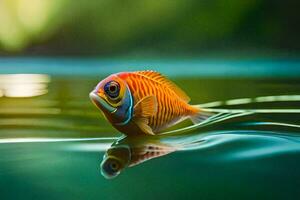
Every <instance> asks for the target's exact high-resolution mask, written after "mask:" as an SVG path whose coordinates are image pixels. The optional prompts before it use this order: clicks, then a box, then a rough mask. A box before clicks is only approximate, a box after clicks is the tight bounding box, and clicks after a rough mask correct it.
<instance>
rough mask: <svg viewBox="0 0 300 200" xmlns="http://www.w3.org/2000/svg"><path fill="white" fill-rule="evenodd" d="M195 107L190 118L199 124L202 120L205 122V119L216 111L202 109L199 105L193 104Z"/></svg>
mask: <svg viewBox="0 0 300 200" xmlns="http://www.w3.org/2000/svg"><path fill="white" fill-rule="evenodd" d="M192 107H193V110H194V111H193V114H191V115H190V119H191V121H192V122H193V124H199V123H200V122H203V121H204V120H206V119H208V118H210V117H211V116H213V115H214V114H215V113H213V112H209V111H204V110H201V109H200V108H199V107H198V106H192Z"/></svg>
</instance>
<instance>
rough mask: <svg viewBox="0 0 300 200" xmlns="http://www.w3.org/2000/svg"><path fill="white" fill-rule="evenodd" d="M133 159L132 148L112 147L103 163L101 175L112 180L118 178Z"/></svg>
mask: <svg viewBox="0 0 300 200" xmlns="http://www.w3.org/2000/svg"><path fill="white" fill-rule="evenodd" d="M130 159H131V152H130V148H129V147H127V146H124V145H122V146H117V147H111V148H110V149H108V150H107V152H106V154H105V155H104V157H103V161H102V163H101V174H102V175H103V176H104V177H105V178H107V179H112V178H115V177H116V176H118V175H119V174H120V173H121V171H122V170H123V169H124V168H125V167H127V166H128V164H129V162H130Z"/></svg>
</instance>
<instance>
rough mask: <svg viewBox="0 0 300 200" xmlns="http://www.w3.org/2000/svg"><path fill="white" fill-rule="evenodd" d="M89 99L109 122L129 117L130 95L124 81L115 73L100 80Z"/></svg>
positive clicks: (124, 119) (130, 109)
mask: <svg viewBox="0 0 300 200" xmlns="http://www.w3.org/2000/svg"><path fill="white" fill-rule="evenodd" d="M90 99H91V100H92V102H93V103H94V104H95V105H96V107H98V108H99V109H100V110H101V111H102V112H103V113H104V115H105V116H106V118H108V119H109V120H110V121H111V122H123V121H126V120H127V121H128V120H129V118H131V115H132V107H133V99H132V95H131V92H130V90H129V87H128V85H127V83H126V81H124V80H123V79H121V78H120V77H118V76H117V75H111V76H109V77H107V78H105V79H104V80H102V81H100V82H99V83H98V85H97V86H96V87H95V89H94V90H93V91H92V92H91V93H90Z"/></svg>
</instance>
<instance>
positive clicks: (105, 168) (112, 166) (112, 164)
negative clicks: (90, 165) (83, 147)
mask: <svg viewBox="0 0 300 200" xmlns="http://www.w3.org/2000/svg"><path fill="white" fill-rule="evenodd" d="M121 168H122V165H121V163H120V162H119V161H118V160H116V159H114V158H108V159H107V160H105V161H104V162H103V163H102V164H101V172H102V174H103V175H104V176H105V177H107V178H113V177H115V176H117V175H118V174H119V173H120V171H121Z"/></svg>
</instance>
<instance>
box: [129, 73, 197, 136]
mask: <svg viewBox="0 0 300 200" xmlns="http://www.w3.org/2000/svg"><path fill="white" fill-rule="evenodd" d="M126 81H127V84H128V86H129V88H131V90H132V93H133V96H134V102H135V103H137V102H139V101H140V100H141V99H143V98H144V97H146V96H148V95H154V96H156V98H157V106H158V107H157V112H156V114H155V115H154V116H152V117H150V119H149V126H150V127H151V128H152V129H153V130H155V131H159V130H160V129H162V128H164V127H168V126H169V125H171V124H173V123H174V122H176V121H177V120H179V119H180V118H181V117H182V116H187V115H190V114H191V113H192V112H193V110H192V109H187V108H186V107H187V106H186V103H185V102H184V101H183V100H181V99H179V98H178V97H177V96H176V95H175V94H174V92H172V91H171V90H170V89H169V88H166V87H165V86H164V85H161V84H159V83H157V82H156V80H151V79H149V78H147V77H144V76H142V75H137V74H133V75H132V76H130V75H129V76H127V78H126ZM183 108H184V109H183ZM169 123H171V124H169Z"/></svg>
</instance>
